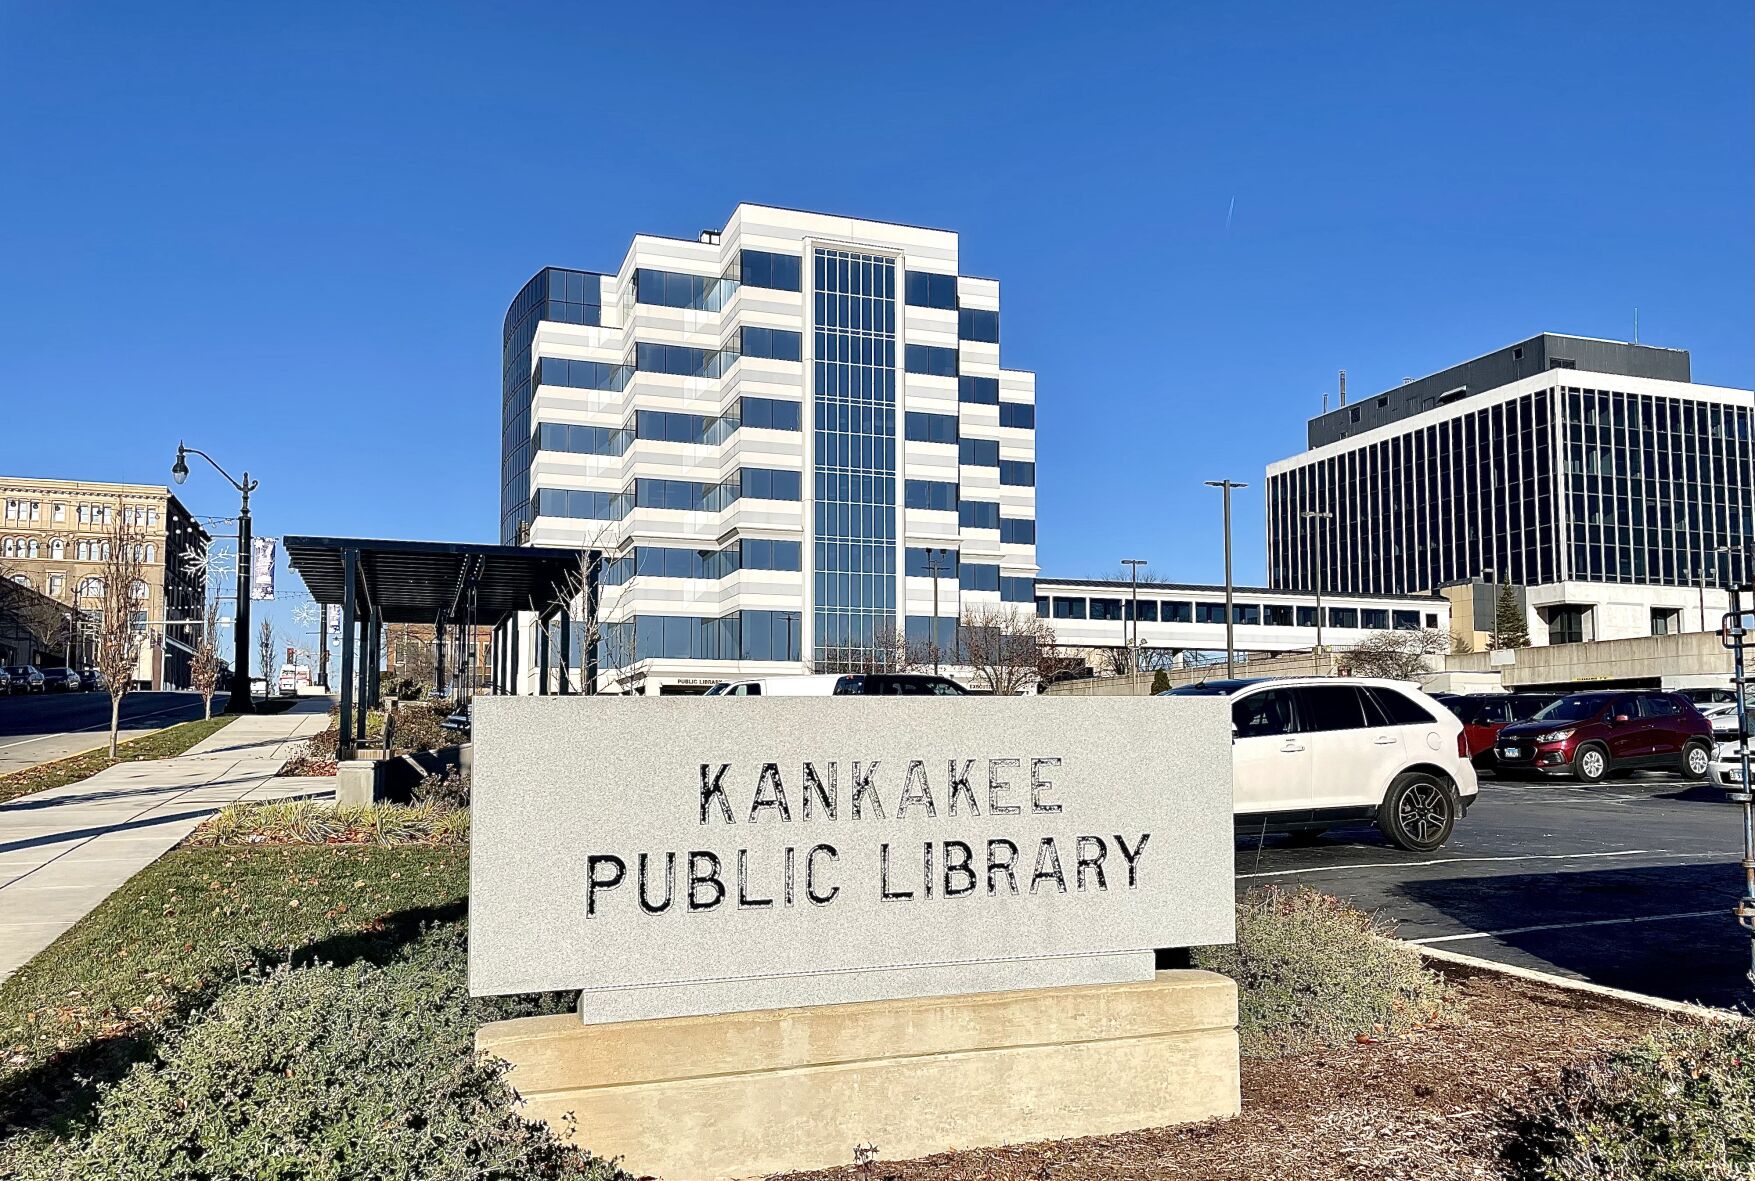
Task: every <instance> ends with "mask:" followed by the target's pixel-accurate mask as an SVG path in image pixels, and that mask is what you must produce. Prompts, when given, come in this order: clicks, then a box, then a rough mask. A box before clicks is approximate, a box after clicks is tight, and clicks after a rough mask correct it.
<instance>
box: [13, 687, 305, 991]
mask: <svg viewBox="0 0 1755 1181" xmlns="http://www.w3.org/2000/svg"><path fill="white" fill-rule="evenodd" d="M328 713H329V700H328V698H323V697H317V698H308V699H306V700H302V701H300V702H298V703H297V704H296V705H294V706H293V707H292V708H291V709H290V710H288V711H287V712H285V713H281V714H264V715H247V716H245V717H241V718H239V719H237V720H236V721H234V722H232V723H231V724H230V725H228V726H225V727H224V728H222V729H220V730H219V731H217V732H216V733H214V734H212V735H210V736H209V737H207V738H205V739H203V740H202V741H200V742H198V743H196V744H195V745H194V746H192V747H190V748H189V750H188V752H187V753H185V754H181V755H178V756H177V757H175V758H170V759H156V760H150V761H143V762H137V763H118V764H116V765H115V766H113V767H109V768H106V769H105V770H103V771H100V772H98V773H97V774H96V775H93V776H92V777H91V778H90V779H86V780H83V781H82V782H79V783H71V784H68V785H67V786H66V787H57V788H52V789H50V790H48V791H42V792H37V793H35V794H34V795H28V796H24V797H22V798H20V799H17V800H14V801H12V802H11V803H9V804H0V980H4V979H5V978H6V977H8V976H10V975H11V974H12V973H13V972H15V971H17V970H18V968H19V967H20V966H21V965H23V964H24V963H25V962H26V961H27V960H29V959H30V958H31V957H32V956H34V955H36V954H37V952H39V951H41V950H42V949H43V948H45V947H47V946H48V945H49V944H50V943H52V942H53V941H54V940H55V937H56V936H58V935H60V934H61V932H63V931H65V930H66V929H67V928H68V927H71V926H72V925H73V924H74V923H76V922H78V921H79V920H80V919H81V918H83V917H84V916H85V915H86V914H87V913H88V912H90V911H91V909H92V908H93V907H95V906H96V905H97V904H98V903H100V902H102V901H103V900H104V899H105V898H108V897H109V896H110V894H111V893H113V892H114V891H115V890H116V888H117V887H118V886H120V885H121V884H122V883H123V882H125V881H127V880H128V879H129V878H131V877H133V876H134V875H135V874H136V873H139V872H140V871H141V870H142V869H144V868H146V867H147V866H148V865H150V864H152V862H154V861H156V860H157V859H158V858H159V857H160V856H161V855H162V854H164V853H165V851H166V850H168V849H170V848H171V847H172V846H174V845H176V844H177V843H178V842H179V841H181V840H182V839H183V838H184V837H186V836H188V835H189V834H190V833H191V832H192V831H194V829H195V826H196V825H198V824H199V823H201V821H202V820H204V819H206V818H207V817H208V816H211V815H212V814H213V813H214V812H217V811H218V810H219V809H220V808H222V807H224V806H225V805H227V804H231V803H236V802H238V801H240V800H266V799H283V798H286V797H288V796H293V795H302V794H307V793H309V792H310V790H311V782H310V781H309V780H306V779H289V780H286V781H284V782H281V783H276V782H275V781H274V778H273V777H274V774H275V773H276V772H277V771H279V770H280V769H281V767H282V766H284V765H285V763H286V761H287V760H288V759H289V758H291V757H292V754H293V751H294V750H295V749H296V748H297V746H298V744H299V743H300V742H302V741H304V739H306V738H308V737H310V736H311V735H313V734H316V733H319V732H320V731H322V730H323V729H324V727H325V726H326V725H327V722H328ZM329 783H330V784H331V786H330V788H329V790H330V791H331V792H332V791H333V790H334V789H333V786H332V785H333V783H334V781H333V780H330V781H329Z"/></svg>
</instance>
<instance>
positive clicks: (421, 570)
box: [282, 537, 598, 750]
mask: <svg viewBox="0 0 1755 1181" xmlns="http://www.w3.org/2000/svg"><path fill="white" fill-rule="evenodd" d="M282 544H283V545H284V546H285V547H286V554H287V560H288V562H289V563H290V564H291V566H292V568H293V569H294V570H296V571H298V573H299V576H300V577H301V578H303V579H304V580H305V586H306V587H307V588H308V589H309V590H310V592H311V597H312V598H313V599H315V600H316V601H317V602H318V603H321V604H323V605H324V606H325V608H327V607H328V606H330V605H338V606H340V608H341V740H340V746H341V747H342V748H344V749H347V750H352V749H354V748H355V747H357V746H358V744H359V742H360V740H363V739H364V737H365V733H366V710H367V709H368V708H370V707H372V706H376V705H378V704H379V696H378V694H379V675H378V665H379V663H380V660H381V657H382V655H383V643H384V625H385V624H386V623H419V624H431V625H432V626H433V628H434V629H435V630H434V646H435V648H436V653H435V655H436V664H437V686H438V688H439V690H440V692H444V691H445V687H446V684H447V681H446V648H447V637H448V636H449V638H450V641H451V645H452V646H453V648H454V652H453V654H452V660H451V667H452V668H453V669H455V670H457V672H458V673H459V674H464V673H465V672H466V670H465V669H464V667H463V666H464V664H465V663H466V662H467V661H469V660H470V659H471V656H470V655H469V653H470V648H469V645H468V641H469V639H470V638H471V637H473V635H474V633H475V629H476V628H478V627H482V626H487V627H491V628H492V629H493V643H492V650H493V652H492V665H493V678H492V683H493V691H494V692H495V693H515V692H517V689H518V668H519V664H518V626H517V615H518V613H519V612H521V611H529V612H532V613H534V614H535V615H536V618H537V635H538V641H537V648H538V661H537V664H538V677H537V685H536V691H537V693H539V694H546V693H547V692H548V691H549V679H550V678H549V672H550V665H549V657H550V653H549V624H550V623H551V622H552V621H554V620H556V619H558V620H559V621H560V625H561V626H560V628H559V632H560V636H559V648H560V651H559V654H558V655H559V662H560V678H559V685H558V691H559V692H561V693H570V692H572V685H571V679H570V677H569V676H568V669H569V668H570V667H571V664H572V660H571V653H570V652H569V650H568V649H569V647H570V646H571V635H572V627H571V620H570V619H569V618H568V614H569V611H570V610H571V600H572V599H573V598H575V597H579V596H581V594H582V595H583V597H584V598H585V600H586V610H587V612H588V613H589V612H590V611H591V610H592V609H593V607H594V605H595V602H596V599H597V594H596V591H597V587H596V574H597V566H598V562H597V561H596V560H592V561H589V562H582V561H581V555H580V554H579V553H578V552H576V551H571V550H561V549H544V548H540V547H529V546H510V545H478V544H474V543H471V542H450V541H397V540H390V539H374V538H363V537H286V538H283V539H282ZM593 557H594V558H595V555H593ZM582 584H583V585H582ZM325 614H327V611H325ZM326 624H327V620H325V625H326ZM356 633H358V634H357V636H356ZM359 648H363V649H364V660H363V662H361V664H360V669H361V676H360V678H359V680H360V689H359V694H358V699H357V700H356V699H355V694H354V667H355V653H356V650H357V649H359ZM582 655H583V656H584V658H585V670H584V672H585V676H584V677H583V678H582V679H583V681H584V684H585V686H586V691H587V692H590V691H591V689H592V688H594V687H595V686H596V683H597V668H596V664H597V653H596V651H595V645H591V644H587V645H586V651H585V652H584V653H582ZM462 683H463V684H468V683H469V680H468V679H467V678H465V679H464V680H463V681H462Z"/></svg>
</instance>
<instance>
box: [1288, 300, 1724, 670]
mask: <svg viewBox="0 0 1755 1181" xmlns="http://www.w3.org/2000/svg"><path fill="white" fill-rule="evenodd" d="M1587 364H1588V365H1590V366H1592V368H1586V367H1585V366H1586V365H1587ZM1689 376H1690V375H1689V359H1688V355H1687V354H1686V353H1685V352H1681V351H1680V350H1674V349H1655V348H1651V347H1649V346H1645V345H1637V344H1628V343H1624V342H1617V341H1593V340H1587V339H1584V338H1578V337H1565V336H1556V335H1552V334H1547V335H1543V336H1539V337H1534V338H1532V339H1530V340H1527V341H1524V342H1522V343H1521V344H1517V345H1512V346H1509V347H1507V348H1505V349H1501V350H1498V351H1496V352H1495V353H1491V354H1488V355H1487V356H1486V357H1481V358H1476V359H1475V360H1473V361H1469V362H1465V363H1464V364H1462V365H1458V366H1453V367H1452V368H1450V369H1447V370H1444V371H1442V372H1440V373H1437V374H1433V375H1431V376H1430V377H1426V378H1422V379H1419V380H1418V381H1414V382H1409V383H1406V384H1404V386H1402V387H1399V388H1398V389H1397V390H1391V391H1388V392H1386V393H1384V394H1380V395H1378V396H1377V397H1375V398H1368V399H1366V400H1365V401H1364V402H1363V403H1361V404H1359V405H1355V406H1349V407H1343V408H1339V409H1336V410H1335V411H1333V412H1330V413H1328V414H1325V415H1323V416H1321V417H1319V418H1317V419H1314V420H1312V422H1311V424H1310V441H1311V449H1310V450H1308V451H1306V452H1305V453H1303V454H1302V455H1298V456H1295V457H1293V458H1290V459H1286V460H1282V461H1280V462H1278V463H1275V464H1272V465H1270V466H1269V468H1268V521H1267V542H1268V568H1269V583H1270V585H1272V586H1274V587H1276V588H1290V587H1296V586H1306V587H1309V586H1315V585H1321V586H1322V587H1323V589H1324V590H1326V591H1330V592H1333V593H1376V594H1407V593H1416V592H1431V591H1437V590H1440V589H1443V588H1456V587H1464V588H1470V589H1468V590H1467V593H1466V595H1459V594H1457V593H1456V592H1454V591H1453V592H1451V597H1452V599H1453V602H1455V603H1456V605H1457V609H1458V610H1457V617H1458V619H1459V620H1468V621H1471V622H1472V631H1473V635H1472V636H1471V638H1472V639H1475V640H1476V641H1477V642H1478V641H1479V640H1480V639H1481V638H1482V634H1483V627H1482V620H1483V619H1484V618H1487V617H1488V613H1489V612H1490V609H1491V603H1490V602H1488V603H1487V604H1486V610H1485V611H1483V609H1482V603H1481V600H1482V598H1483V597H1490V596H1491V593H1492V588H1494V587H1496V586H1498V585H1500V584H1507V585H1510V586H1513V587H1515V588H1517V597H1518V598H1519V599H1520V600H1521V602H1522V603H1523V605H1524V610H1525V616H1526V623H1527V627H1528V630H1529V633H1530V637H1531V640H1532V642H1533V643H1537V644H1543V643H1566V642H1578V641H1584V640H1598V639H1617V638H1623V637H1631V636H1644V635H1664V634H1673V633H1675V632H1679V631H1683V630H1699V629H1700V628H1701V627H1702V626H1703V622H1704V625H1705V626H1706V627H1707V628H1708V629H1711V628H1716V626H1717V622H1716V620H1717V617H1718V616H1719V615H1720V614H1722V612H1723V611H1724V609H1725V604H1726V599H1727V596H1726V593H1725V590H1724V588H1725V587H1728V586H1731V585H1736V584H1746V583H1747V582H1748V581H1749V579H1750V578H1751V576H1752V574H1755V565H1752V562H1751V548H1750V547H1751V544H1752V542H1755V445H1752V439H1755V395H1752V394H1751V392H1750V391H1748V390H1738V389H1728V388H1722V387H1715V386H1703V385H1697V384H1694V383H1693V382H1691V381H1690V380H1689ZM1465 597H1466V598H1467V599H1468V600H1469V601H1468V602H1467V603H1466V604H1465V603H1464V602H1462V599H1463V598H1465ZM1488 626H1489V627H1490V624H1489V625H1488Z"/></svg>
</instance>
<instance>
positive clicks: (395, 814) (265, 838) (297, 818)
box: [189, 800, 469, 845]
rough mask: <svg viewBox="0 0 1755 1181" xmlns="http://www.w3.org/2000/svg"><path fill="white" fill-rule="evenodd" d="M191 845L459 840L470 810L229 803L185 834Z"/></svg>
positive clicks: (432, 805) (464, 838)
mask: <svg viewBox="0 0 1755 1181" xmlns="http://www.w3.org/2000/svg"><path fill="white" fill-rule="evenodd" d="M189 841H190V843H191V844H196V845H261V844H275V845H325V844H328V845H361V844H369V845H415V844H431V845H462V844H467V843H468V842H469V813H468V812H466V811H463V810H461V809H458V808H452V807H447V806H444V805H441V804H437V803H419V804H413V805H409V804H372V805H370V806H366V807H360V806H351V807H346V808H340V807H336V806H335V805H334V804H325V803H318V802H317V801H316V800H283V801H278V802H269V803H248V804H230V805H227V806H226V807H224V808H222V809H220V811H219V812H218V813H216V814H215V815H214V816H213V817H212V818H211V819H209V820H207V821H205V822H204V823H203V824H202V825H201V826H200V827H199V828H197V829H196V830H195V831H194V832H193V833H192V834H190V836H189Z"/></svg>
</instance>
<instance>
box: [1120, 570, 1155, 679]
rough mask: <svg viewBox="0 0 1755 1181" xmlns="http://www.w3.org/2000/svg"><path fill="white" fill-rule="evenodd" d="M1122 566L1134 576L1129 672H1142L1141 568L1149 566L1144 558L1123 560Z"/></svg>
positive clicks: (1128, 650) (1128, 658)
mask: <svg viewBox="0 0 1755 1181" xmlns="http://www.w3.org/2000/svg"><path fill="white" fill-rule="evenodd" d="M1121 564H1122V565H1123V566H1126V567H1127V568H1128V569H1129V570H1130V571H1131V572H1132V574H1133V640H1132V642H1131V643H1129V644H1128V647H1127V671H1128V672H1130V673H1137V672H1139V671H1140V567H1141V566H1145V565H1148V563H1147V561H1146V559H1144V558H1123V559H1121Z"/></svg>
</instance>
